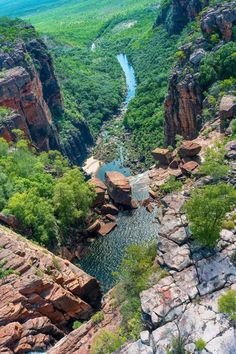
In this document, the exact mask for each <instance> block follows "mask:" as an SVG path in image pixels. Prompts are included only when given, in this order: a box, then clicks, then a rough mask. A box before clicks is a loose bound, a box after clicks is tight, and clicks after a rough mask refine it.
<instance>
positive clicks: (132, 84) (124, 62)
mask: <svg viewBox="0 0 236 354" xmlns="http://www.w3.org/2000/svg"><path fill="white" fill-rule="evenodd" d="M117 60H118V62H119V63H120V66H121V67H122V69H123V71H124V74H125V80H126V90H127V93H126V98H125V101H124V106H125V108H127V107H128V104H129V103H130V101H131V100H132V99H133V98H134V97H135V94H136V87H137V83H136V78H135V72H134V68H133V67H132V65H130V64H129V62H128V58H127V56H126V55H125V54H119V55H117Z"/></svg>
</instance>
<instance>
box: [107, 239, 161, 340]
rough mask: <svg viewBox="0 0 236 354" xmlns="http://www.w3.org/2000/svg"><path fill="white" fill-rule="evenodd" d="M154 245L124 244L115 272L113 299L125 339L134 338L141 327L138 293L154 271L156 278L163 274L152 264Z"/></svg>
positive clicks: (145, 286) (149, 283) (148, 284)
mask: <svg viewBox="0 0 236 354" xmlns="http://www.w3.org/2000/svg"><path fill="white" fill-rule="evenodd" d="M155 257H156V245H155V244H149V245H131V246H129V247H128V250H127V254H126V256H125V257H124V259H123V261H122V263H121V266H120V269H119V271H118V272H117V273H116V274H115V275H116V277H117V280H118V285H117V286H116V288H115V290H114V299H115V302H116V303H117V305H119V306H120V309H121V314H122V325H121V329H120V332H121V335H122V336H125V337H126V338H127V339H137V338H138V336H139V333H140V331H141V330H142V329H143V323H142V316H141V304H140V298H139V294H140V292H141V291H143V290H145V289H147V288H148V287H149V286H150V285H151V276H152V275H153V274H154V273H155V274H156V276H157V278H156V279H155V281H158V279H160V278H161V277H162V276H164V275H165V273H164V272H162V271H161V270H160V269H159V268H158V267H157V265H154V264H153V263H154V259H155Z"/></svg>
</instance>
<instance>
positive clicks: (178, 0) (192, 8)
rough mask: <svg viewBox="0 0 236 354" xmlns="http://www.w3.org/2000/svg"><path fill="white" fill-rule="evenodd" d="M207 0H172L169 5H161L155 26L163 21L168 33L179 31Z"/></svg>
mask: <svg viewBox="0 0 236 354" xmlns="http://www.w3.org/2000/svg"><path fill="white" fill-rule="evenodd" d="M208 2H209V1H208V0H204V1H201V0H172V1H171V2H170V5H168V3H167V5H163V9H162V11H161V13H160V15H159V16H158V18H157V20H156V23H155V26H159V25H160V24H162V23H164V25H165V27H166V29H167V31H168V32H169V33H170V34H177V33H179V32H180V31H181V30H182V29H183V28H184V27H185V26H186V24H187V23H188V22H191V21H193V20H194V19H195V18H196V16H197V15H198V14H199V12H200V11H201V10H202V9H203V8H204V6H206V5H207V4H208Z"/></svg>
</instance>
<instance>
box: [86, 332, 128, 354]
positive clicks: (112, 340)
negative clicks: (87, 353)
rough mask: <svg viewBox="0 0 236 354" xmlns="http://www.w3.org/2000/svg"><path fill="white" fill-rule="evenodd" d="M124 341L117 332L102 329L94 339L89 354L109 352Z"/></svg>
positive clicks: (108, 353)
mask: <svg viewBox="0 0 236 354" xmlns="http://www.w3.org/2000/svg"><path fill="white" fill-rule="evenodd" d="M125 341H126V338H125V337H122V336H121V335H119V334H118V333H113V332H111V331H107V330H102V331H101V332H100V333H99V334H98V335H97V336H96V337H95V339H94V341H93V343H92V347H91V354H111V353H113V352H115V351H116V350H117V349H119V348H120V347H121V346H122V344H124V343H125Z"/></svg>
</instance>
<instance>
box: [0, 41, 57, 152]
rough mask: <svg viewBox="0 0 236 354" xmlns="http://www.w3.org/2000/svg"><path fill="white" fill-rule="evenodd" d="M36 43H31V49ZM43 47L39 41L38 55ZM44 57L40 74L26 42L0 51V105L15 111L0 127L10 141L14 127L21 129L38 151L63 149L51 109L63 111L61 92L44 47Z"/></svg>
mask: <svg viewBox="0 0 236 354" xmlns="http://www.w3.org/2000/svg"><path fill="white" fill-rule="evenodd" d="M37 41H38V40H34V41H32V42H29V43H28V46H29V48H30V46H31V47H33V43H38V42H37ZM8 45H9V44H8ZM42 46H43V44H42V42H41V41H40V40H39V44H38V52H39V48H41V50H43V49H42ZM43 48H44V47H43ZM41 56H42V58H43V61H40V60H39V58H38V61H37V63H40V65H41V68H43V69H41V70H39V71H37V70H36V67H35V63H34V62H33V60H32V58H31V56H30V51H28V50H27V48H26V45H25V43H24V42H23V41H18V42H17V43H12V44H11V50H10V51H8V52H4V50H2V51H0V69H1V70H2V71H1V78H0V96H1V98H0V106H2V107H6V108H9V109H10V110H11V111H12V112H13V113H12V114H9V116H8V117H6V118H4V119H2V120H1V127H0V128H1V132H2V133H3V136H4V137H5V138H7V140H8V141H9V140H14V134H12V128H13V129H21V130H22V131H23V132H24V134H25V136H26V137H27V138H28V139H29V140H30V141H31V142H32V143H33V144H34V145H35V146H36V147H37V148H38V149H39V150H48V149H49V148H51V149H60V144H59V138H58V133H57V131H56V129H55V127H54V125H53V119H52V113H51V110H50V108H49V105H50V107H51V108H54V109H58V110H62V100H61V95H60V89H59V86H58V83H57V80H56V78H55V74H54V69H53V66H52V61H51V57H50V56H49V54H48V53H47V52H46V50H45V48H44V51H43V53H41ZM38 67H39V64H38ZM42 72H44V75H43V74H42ZM40 74H41V75H40ZM40 76H41V78H40ZM41 80H44V81H41ZM49 90H51V92H50V93H49Z"/></svg>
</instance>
